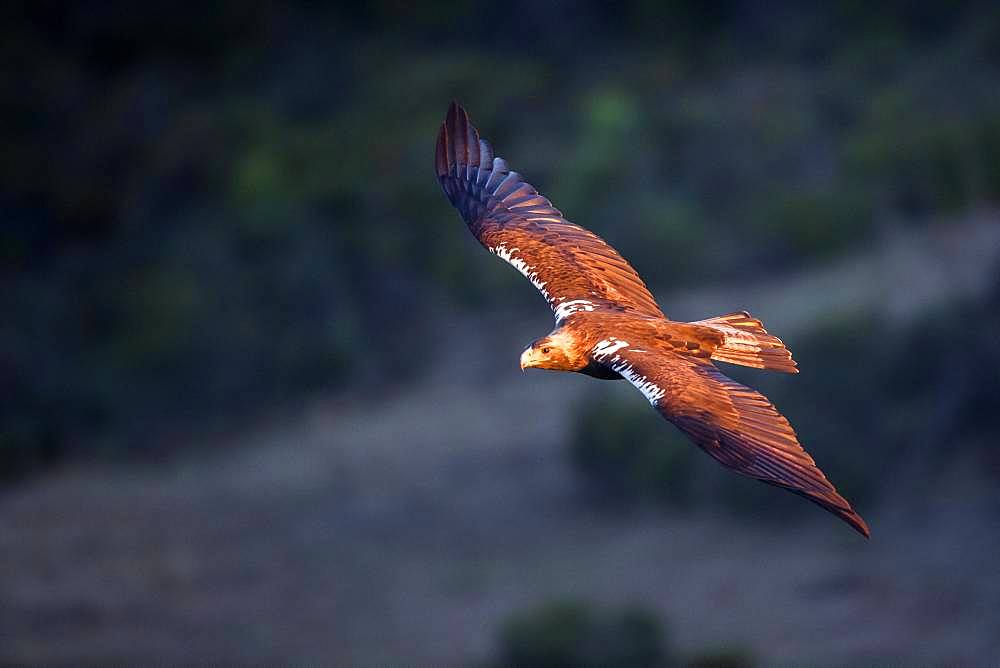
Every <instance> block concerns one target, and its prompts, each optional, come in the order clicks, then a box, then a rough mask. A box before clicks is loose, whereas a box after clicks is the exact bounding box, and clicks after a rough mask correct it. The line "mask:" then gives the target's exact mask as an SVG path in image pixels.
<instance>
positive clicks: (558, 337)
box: [521, 331, 587, 371]
mask: <svg viewBox="0 0 1000 668" xmlns="http://www.w3.org/2000/svg"><path fill="white" fill-rule="evenodd" d="M585 366H587V363H586V361H585V360H582V359H581V355H580V354H579V353H578V352H577V346H576V345H575V340H574V339H573V337H572V336H571V335H570V333H569V332H565V331H556V332H553V333H552V334H549V335H548V336H543V337H542V338H540V339H537V340H536V341H534V342H532V344H531V345H530V346H528V347H527V348H526V349H525V350H524V352H523V353H521V369H522V370H524V369H549V370H550V371H579V370H580V369H582V368H583V367H585Z"/></svg>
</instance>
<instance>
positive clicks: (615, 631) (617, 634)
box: [497, 602, 670, 668]
mask: <svg viewBox="0 0 1000 668" xmlns="http://www.w3.org/2000/svg"><path fill="white" fill-rule="evenodd" d="M497 665H498V666H524V667H526V668H532V667H537V668H543V667H544V668H556V667H571V666H623V667H624V666H635V667H636V668H639V667H655V666H666V665H670V655H669V650H668V646H667V641H666V639H665V636H664V630H663V627H662V625H661V623H660V622H659V621H658V620H657V619H656V616H655V615H654V614H653V613H651V612H649V611H647V610H645V609H643V608H636V607H631V608H625V609H623V610H620V611H607V610H601V609H597V608H594V607H592V606H589V605H587V604H585V603H581V602H558V603H550V604H547V605H543V606H541V607H539V608H536V609H533V610H528V611H526V612H522V613H518V614H515V615H513V616H511V617H510V618H509V619H508V620H507V621H506V622H505V623H504V625H503V628H502V629H501V633H500V649H499V660H498V662H497Z"/></svg>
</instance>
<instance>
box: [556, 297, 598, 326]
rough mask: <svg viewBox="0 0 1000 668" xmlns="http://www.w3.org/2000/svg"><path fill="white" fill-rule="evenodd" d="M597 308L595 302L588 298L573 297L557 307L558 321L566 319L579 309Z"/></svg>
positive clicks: (589, 309) (591, 309) (590, 309)
mask: <svg viewBox="0 0 1000 668" xmlns="http://www.w3.org/2000/svg"><path fill="white" fill-rule="evenodd" d="M595 308H596V307H595V306H594V302H592V301H589V300H587V299H573V300H570V301H568V302H562V303H561V304H559V306H557V307H556V322H559V321H560V320H565V319H566V318H567V317H568V316H570V315H572V314H573V313H576V312H577V311H593V310H594V309H595Z"/></svg>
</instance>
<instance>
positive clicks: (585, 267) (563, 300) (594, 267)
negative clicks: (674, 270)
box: [435, 102, 664, 322]
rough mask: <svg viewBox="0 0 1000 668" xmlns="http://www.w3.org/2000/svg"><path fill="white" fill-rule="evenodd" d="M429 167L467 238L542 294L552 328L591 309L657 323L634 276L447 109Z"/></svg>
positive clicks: (458, 111)
mask: <svg viewBox="0 0 1000 668" xmlns="http://www.w3.org/2000/svg"><path fill="white" fill-rule="evenodd" d="M435 167H436V170H437V175H438V180H439V181H440V182H441V187H442V188H443V189H444V192H445V194H446V195H447V196H448V199H449V200H450V201H451V203H452V204H453V205H455V208H457V209H458V211H459V213H461V214H462V218H463V219H465V222H466V223H467V224H468V225H469V229H470V230H471V231H472V234H473V235H475V237H476V238H477V239H478V240H479V242H480V243H481V244H482V245H483V246H485V247H486V248H487V249H488V250H489V251H490V252H491V253H494V254H496V255H499V256H500V257H501V258H503V259H504V260H506V261H507V262H509V263H510V264H511V265H513V266H514V267H515V268H516V269H517V270H518V271H519V272H521V273H522V274H523V275H524V276H526V277H527V278H528V280H530V281H531V282H532V283H533V284H534V285H535V287H536V288H538V289H539V290H540V291H541V293H542V295H543V296H544V297H545V300H546V301H547V302H548V303H549V306H550V307H552V310H553V311H554V312H555V315H556V321H557V322H558V321H561V320H563V319H564V318H565V317H566V316H568V315H569V314H571V313H574V312H576V311H595V310H615V311H624V312H631V313H636V314H638V315H645V316H654V317H664V316H663V312H662V311H661V310H660V307H659V306H657V304H656V300H655V299H653V296H652V295H651V294H650V293H649V290H648V289H647V288H646V285H645V283H643V282H642V279H641V278H639V275H638V274H637V273H636V272H635V269H633V268H632V266H631V265H629V263H628V262H626V261H625V259H624V258H622V256H621V255H619V254H618V253H617V252H616V251H615V249H614V248H612V247H611V246H609V245H608V244H607V243H605V241H604V240H603V239H601V238H600V237H598V236H597V235H596V234H594V233H593V232H590V231H588V230H586V229H584V228H582V227H580V226H579V225H574V224H573V223H571V222H569V221H568V220H566V219H565V218H563V216H562V214H561V213H560V212H559V210H558V209H556V208H555V207H553V206H552V203H551V202H549V200H547V199H546V198H545V197H543V196H542V195H540V194H538V191H536V190H535V189H534V188H533V187H532V186H531V185H530V184H528V183H525V182H524V181H522V180H521V177H520V175H519V174H518V173H517V172H512V171H510V169H509V168H508V167H507V163H506V162H505V161H504V160H503V158H496V157H494V156H493V150H492V148H491V147H490V145H489V143H488V142H486V141H485V140H483V139H480V138H479V132H478V131H477V130H476V128H475V127H474V126H473V125H472V124H471V123H470V122H469V117H468V114H466V112H465V110H464V109H463V108H462V107H460V106H458V105H457V104H456V103H454V102H453V103H452V104H451V107H449V109H448V116H447V118H446V119H445V121H444V123H442V124H441V131H440V133H439V134H438V140H437V151H436V155H435Z"/></svg>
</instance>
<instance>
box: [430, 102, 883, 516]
mask: <svg viewBox="0 0 1000 668" xmlns="http://www.w3.org/2000/svg"><path fill="white" fill-rule="evenodd" d="M435 166H436V170H437V175H438V179H439V180H440V182H441V186H442V188H444V191H445V194H446V195H447V196H448V199H449V200H451V202H452V204H454V205H455V207H456V208H457V209H458V210H459V212H460V213H461V214H462V218H463V219H464V220H465V222H466V223H467V224H468V226H469V229H470V230H471V232H472V233H473V235H474V236H475V237H476V238H477V239H478V240H479V241H480V243H482V244H483V246H485V247H486V248H487V249H488V250H489V251H490V252H491V253H493V254H495V255H497V256H499V257H501V258H503V259H504V260H506V261H507V262H508V263H510V264H511V265H512V266H514V268H516V269H517V270H518V271H519V272H521V273H522V274H523V275H524V276H525V277H526V278H528V280H530V281H531V282H532V283H533V284H534V285H535V287H536V288H538V290H539V291H541V293H542V296H543V297H545V300H546V301H547V302H548V304H549V306H550V307H551V308H552V310H553V312H554V314H555V318H556V326H555V329H553V330H552V332H551V333H549V335H548V336H545V337H542V338H540V339H538V340H537V341H535V342H534V343H532V344H531V346H529V347H528V349H527V350H525V351H524V352H523V353H522V355H521V368H540V369H550V370H554V371H574V372H578V373H583V374H586V375H589V376H593V377H595V378H600V379H608V380H612V379H625V380H628V381H629V382H630V383H632V385H634V386H635V387H636V388H637V389H638V390H639V391H640V392H641V393H642V394H643V395H644V396H645V397H646V399H647V400H648V401H649V402H650V403H651V404H652V405H653V407H654V408H656V409H657V410H658V411H659V412H660V414H661V415H663V417H664V418H666V419H667V420H669V421H670V422H672V423H673V424H674V425H676V426H677V427H678V428H679V429H680V430H681V431H683V432H684V433H685V434H686V435H687V436H688V437H689V438H690V439H691V440H692V441H694V442H695V443H696V444H697V445H698V446H699V447H701V448H702V449H703V450H705V451H706V452H708V454H710V455H712V456H713V457H714V458H715V459H717V460H718V461H719V462H721V463H722V464H724V465H725V466H728V467H729V468H732V469H734V470H735V471H737V472H738V473H741V474H743V475H746V476H749V477H752V478H756V479H758V480H761V481H763V482H767V483H770V484H772V485H777V486H779V487H784V488H785V489H788V490H790V491H792V492H795V493H796V494H800V495H802V496H804V497H806V498H808V499H809V500H811V501H813V502H815V503H817V504H819V505H820V506H822V507H823V508H825V509H827V510H829V511H830V512H832V513H834V514H836V515H837V516H838V517H840V518H841V519H843V520H844V521H845V522H847V523H848V524H850V525H851V526H852V527H854V528H855V529H856V530H857V531H858V532H860V533H862V534H863V535H865V536H868V535H869V531H868V526H867V525H866V524H865V522H864V520H863V519H861V517H860V516H859V515H858V514H857V513H856V512H854V510H853V509H852V508H851V505H850V504H849V503H848V502H847V500H846V499H844V498H843V497H842V496H840V494H838V493H837V490H836V489H834V487H833V485H831V484H830V482H829V481H828V480H827V479H826V477H825V476H824V475H823V473H822V471H820V470H819V468H818V467H817V466H816V464H815V462H814V461H813V460H812V458H811V457H810V456H809V455H808V453H806V452H805V450H803V449H802V446H801V445H799V442H798V439H797V438H796V436H795V432H794V430H793V429H792V427H791V425H789V423H788V420H786V419H785V418H784V417H783V416H782V415H781V414H780V413H778V411H777V410H776V409H775V408H774V406H773V405H772V404H771V402H770V401H768V400H767V398H766V397H764V396H763V395H762V394H760V393H758V392H756V391H754V390H752V389H750V388H748V387H745V386H743V385H740V384H739V383H737V382H735V381H733V380H731V379H730V378H727V377H726V376H724V375H723V374H722V373H721V372H720V371H719V370H718V368H717V367H716V366H715V364H714V361H724V362H729V363H733V364H740V365H743V366H750V367H755V368H759V369H770V370H773V371H783V372H787V373H796V372H797V369H796V365H795V362H794V361H793V360H792V356H791V353H790V352H789V351H788V349H787V348H785V346H784V344H783V343H782V342H781V340H780V339H778V338H777V337H775V336H772V335H770V334H768V333H767V331H766V330H765V329H764V327H763V325H762V324H761V322H760V321H759V320H757V319H755V318H753V317H751V316H750V315H749V314H747V313H745V312H739V313H732V314H729V315H724V316H719V317H716V318H709V319H706V320H701V321H698V322H693V323H684V322H675V321H672V320H670V319H668V318H667V317H666V316H665V315H664V314H663V312H662V311H661V310H660V307H659V306H658V305H657V304H656V300H655V299H654V298H653V296H652V295H651V294H650V292H649V290H648V289H647V288H646V285H645V284H644V283H643V282H642V279H641V278H639V275H638V274H637V273H636V272H635V270H634V269H633V268H632V267H631V265H629V263H628V262H626V261H625V259H624V258H622V257H621V255H619V254H618V253H617V252H616V251H615V249H614V248H612V247H611V246H609V245H608V244H607V243H605V242H604V240H602V239H601V238H600V237H598V236H597V235H595V234H593V233H592V232H590V231H588V230H586V229H584V228H582V227H580V226H579V225H575V224H573V223H571V222H569V221H568V220H566V219H565V218H563V216H562V214H561V213H560V212H559V211H558V210H557V209H556V208H555V207H553V206H552V204H551V203H550V202H549V201H548V200H547V199H546V198H545V197H543V196H542V195H540V194H538V192H537V191H536V190H535V189H534V188H533V187H532V186H531V185H529V184H527V183H525V182H524V181H523V180H521V177H520V175H519V174H517V173H516V172H513V171H510V169H509V168H508V166H507V163H506V162H505V161H504V160H503V159H502V158H496V157H494V156H493V151H492V148H491V147H490V145H489V144H488V143H487V142H486V141H484V140H482V139H480V138H479V133H478V131H477V130H476V129H475V128H474V127H473V126H472V124H471V123H470V122H469V118H468V115H467V114H466V113H465V110H464V109H462V108H461V107H459V106H458V105H457V104H454V103H453V104H452V106H451V108H450V109H449V110H448V116H447V118H446V119H445V122H444V123H443V124H442V126H441V132H440V134H439V135H438V142H437V151H436V156H435Z"/></svg>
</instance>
